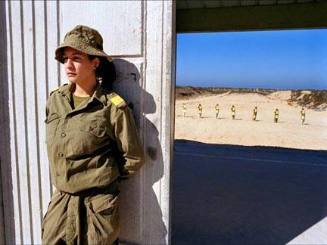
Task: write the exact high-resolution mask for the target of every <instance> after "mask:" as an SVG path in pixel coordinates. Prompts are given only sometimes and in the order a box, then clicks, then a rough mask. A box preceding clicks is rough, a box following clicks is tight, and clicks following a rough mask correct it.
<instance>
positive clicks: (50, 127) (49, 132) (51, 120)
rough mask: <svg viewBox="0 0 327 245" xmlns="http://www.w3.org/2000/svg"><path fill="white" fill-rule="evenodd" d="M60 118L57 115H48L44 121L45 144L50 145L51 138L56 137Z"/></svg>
mask: <svg viewBox="0 0 327 245" xmlns="http://www.w3.org/2000/svg"><path fill="white" fill-rule="evenodd" d="M59 119H60V116H59V115H58V114H57V113H52V114H50V115H49V116H48V117H47V118H46V119H45V123H46V142H47V143H51V142H52V139H53V137H54V136H55V135H56V131H57V127H58V124H59Z"/></svg>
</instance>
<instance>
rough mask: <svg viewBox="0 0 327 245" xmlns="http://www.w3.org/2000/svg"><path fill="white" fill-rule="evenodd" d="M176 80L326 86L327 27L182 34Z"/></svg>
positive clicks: (259, 85) (204, 84) (193, 83)
mask: <svg viewBox="0 0 327 245" xmlns="http://www.w3.org/2000/svg"><path fill="white" fill-rule="evenodd" d="M176 84H177V85H179V86H185V85H190V86H202V87H211V86H214V87H215V86H216V87H244V88H276V89H305V88H309V89H327V30H326V29H321V30H296V31H294V30H293V31H255V32H221V33H192V34H178V35H177V76H176Z"/></svg>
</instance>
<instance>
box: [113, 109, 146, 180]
mask: <svg viewBox="0 0 327 245" xmlns="http://www.w3.org/2000/svg"><path fill="white" fill-rule="evenodd" d="M115 109H116V111H115V116H114V134H115V138H116V143H117V147H118V150H119V151H120V152H121V153H122V155H123V158H124V160H125V163H123V164H124V166H122V175H132V174H134V173H135V171H137V170H138V169H139V168H140V167H141V166H142V164H143V162H144V154H143V149H142V146H141V143H140V140H139V136H138V133H137V128H136V125H135V121H134V118H133V115H132V112H131V110H130V108H129V107H128V106H126V107H124V108H117V107H116V108H115Z"/></svg>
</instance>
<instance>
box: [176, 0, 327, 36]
mask: <svg viewBox="0 0 327 245" xmlns="http://www.w3.org/2000/svg"><path fill="white" fill-rule="evenodd" d="M312 28H327V0H204V1H199V0H198V1H196V0H176V29H177V32H178V33H183V32H216V31H246V30H279V29H312Z"/></svg>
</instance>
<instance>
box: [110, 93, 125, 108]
mask: <svg viewBox="0 0 327 245" xmlns="http://www.w3.org/2000/svg"><path fill="white" fill-rule="evenodd" d="M110 101H111V102H112V103H113V104H114V105H115V106H119V105H120V104H122V103H125V101H124V100H123V98H122V97H120V96H119V95H115V96H114V97H112V98H111V99H110Z"/></svg>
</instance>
